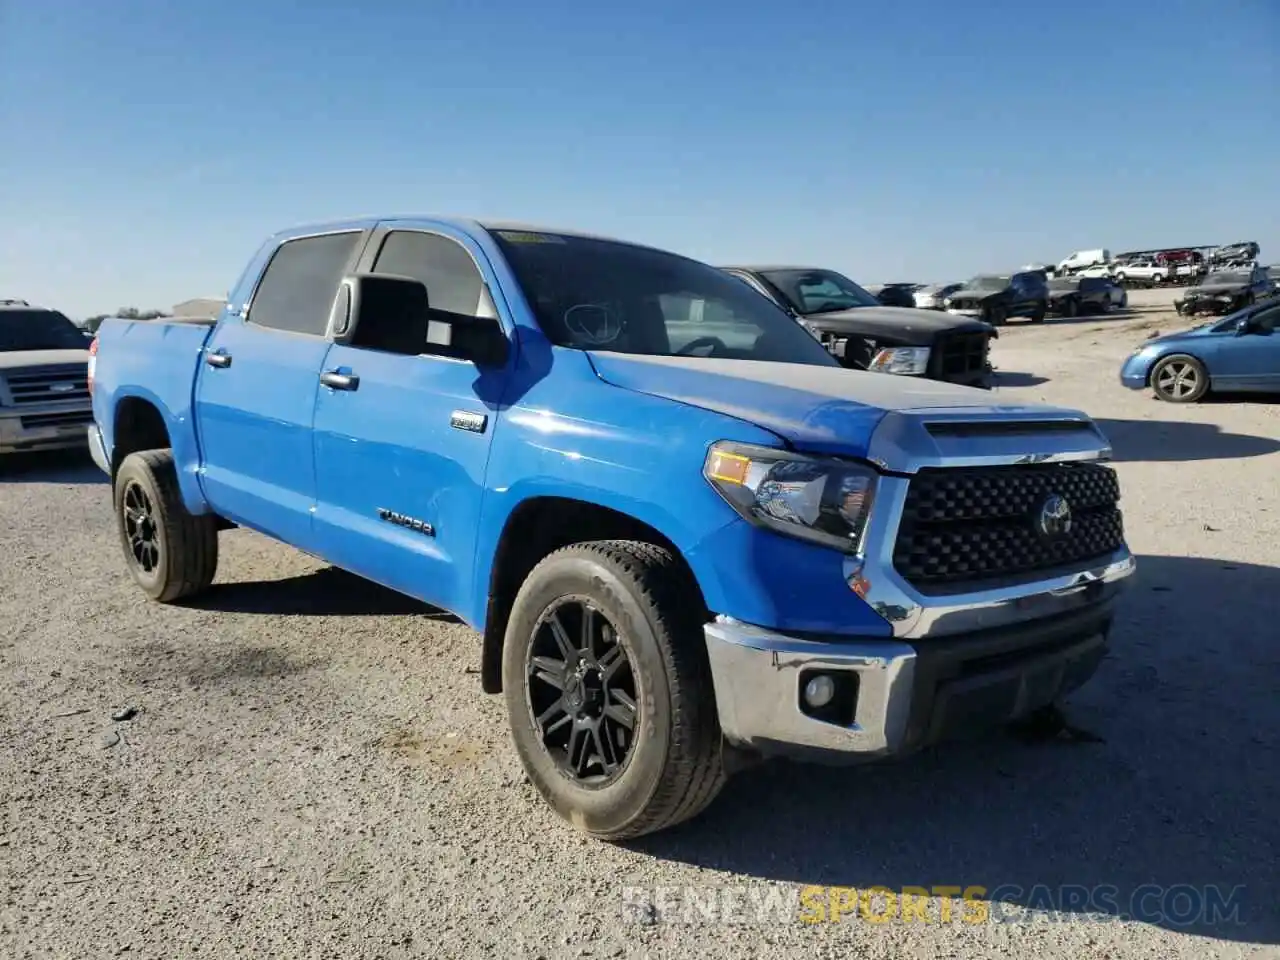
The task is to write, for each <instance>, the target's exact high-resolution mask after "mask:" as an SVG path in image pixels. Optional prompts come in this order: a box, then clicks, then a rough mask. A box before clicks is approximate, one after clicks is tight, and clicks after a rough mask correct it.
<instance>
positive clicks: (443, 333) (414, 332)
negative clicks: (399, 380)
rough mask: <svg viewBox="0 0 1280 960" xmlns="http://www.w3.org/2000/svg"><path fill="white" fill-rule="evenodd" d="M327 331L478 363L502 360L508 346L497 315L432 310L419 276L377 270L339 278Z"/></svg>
mask: <svg viewBox="0 0 1280 960" xmlns="http://www.w3.org/2000/svg"><path fill="white" fill-rule="evenodd" d="M329 332H330V335H331V336H332V337H333V338H334V339H335V340H336V341H338V342H342V343H347V344H350V345H351V346H353V347H367V348H368V349H371V350H382V351H385V352H388V353H399V354H403V355H406V356H420V355H422V354H427V355H435V356H446V357H453V358H454V359H458V360H469V361H471V362H472V363H474V364H476V365H477V366H482V367H492V366H501V365H502V364H504V363H506V360H507V355H508V351H509V346H510V345H509V343H508V341H507V337H506V334H505V333H504V332H503V330H502V325H501V324H500V323H499V322H498V320H497V319H495V318H491V317H472V316H467V315H465V314H459V313H450V312H448V311H446V310H437V309H435V308H433V307H432V306H431V300H430V295H429V294H428V291H427V288H426V286H425V285H424V284H423V283H422V282H421V281H420V280H415V279H414V278H412V277H401V276H394V275H392V274H382V273H356V274H350V275H348V276H346V277H343V278H342V283H341V284H340V285H339V287H338V293H337V296H336V297H334V302H333V308H332V312H331V313H330V317H329Z"/></svg>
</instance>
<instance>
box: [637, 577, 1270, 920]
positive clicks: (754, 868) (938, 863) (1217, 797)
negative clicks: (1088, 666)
mask: <svg viewBox="0 0 1280 960" xmlns="http://www.w3.org/2000/svg"><path fill="white" fill-rule="evenodd" d="M1135 579H1136V581H1137V582H1136V583H1135V585H1134V587H1133V588H1132V590H1131V592H1130V594H1129V596H1128V597H1127V598H1126V599H1125V601H1124V605H1123V606H1122V607H1121V608H1120V611H1119V613H1118V616H1117V621H1116V626H1115V629H1114V631H1113V634H1112V653H1111V655H1110V656H1109V657H1108V659H1107V660H1106V661H1105V662H1104V663H1103V665H1102V667H1101V669H1100V671H1099V673H1098V675H1097V676H1096V677H1095V678H1094V679H1093V681H1092V682H1091V683H1090V684H1088V685H1086V686H1085V687H1084V688H1082V689H1081V690H1079V691H1077V692H1076V693H1075V694H1074V695H1073V696H1072V697H1070V698H1069V699H1068V701H1067V703H1066V706H1065V712H1066V714H1067V717H1068V719H1069V720H1070V721H1071V723H1072V724H1073V725H1074V726H1077V727H1081V728H1084V729H1085V730H1088V731H1090V732H1091V733H1093V734H1095V735H1096V736H1097V737H1098V738H1101V739H1100V741H1099V740H1095V741H1094V742H1081V741H1076V742H1070V741H1067V740H1060V739H1054V740H1049V741H1045V742H1042V743H1038V744H1034V745H1028V744H1027V743H1025V742H1024V741H1020V740H1018V739H1015V738H1014V737H1012V736H1010V735H1008V734H1007V733H1000V732H997V733H995V734H992V735H991V736H989V737H988V738H985V739H983V740H981V741H978V742H971V743H970V742H964V743H954V744H950V745H943V746H940V747H937V748H935V749H933V750H931V751H928V752H925V753H921V754H918V755H916V756H914V757H908V758H904V759H902V760H900V761H897V762H890V763H881V764H873V765H867V766H862V767H853V768H848V767H845V768H840V767H836V768H827V767H813V766H799V765H793V764H790V763H787V762H784V761H775V762H771V763H766V764H763V765H761V766H758V767H755V768H753V769H751V770H748V771H746V772H744V773H741V774H739V775H738V777H737V778H736V779H735V781H734V782H733V783H731V786H730V788H729V789H727V790H725V792H724V793H723V794H722V796H721V798H720V799H719V800H718V801H717V802H716V803H715V804H714V805H713V806H712V807H711V808H710V810H708V811H707V812H706V813H705V814H704V815H703V816H701V817H699V818H698V819H697V820H696V821H694V822H692V823H689V824H686V825H683V826H681V827H679V828H677V829H675V830H672V831H669V832H666V833H660V834H656V835H653V836H650V837H646V838H642V839H641V840H639V841H634V842H633V844H632V846H633V848H635V849H638V850H641V851H644V852H647V853H649V854H651V855H653V856H657V857H661V858H664V859H669V860H674V861H680V862H685V863H689V864H695V865H698V866H701V867H707V868H710V869H713V870H720V871H728V872H730V873H734V874H746V875H749V876H753V877H759V878H766V879H769V880H773V881H784V882H790V883H798V884H818V885H831V886H845V887H856V888H859V889H866V888H868V887H870V886H875V885H882V886H884V887H887V888H889V889H890V890H899V891H900V890H902V888H904V887H923V888H925V889H926V890H931V889H932V888H933V887H935V886H938V885H947V884H950V885H958V886H961V887H968V886H981V887H984V888H986V893H985V894H984V895H982V896H984V897H985V898H986V899H987V900H988V902H991V903H992V907H991V910H992V916H993V917H998V916H1003V917H1006V918H1007V917H1008V916H1009V915H1010V914H1012V913H1013V912H1014V910H1016V907H1013V908H1012V909H1010V908H1007V907H1005V906H1004V904H1008V905H1010V906H1011V907H1012V905H1021V906H1023V907H1032V908H1035V907H1039V908H1051V909H1054V910H1057V911H1061V915H1062V918H1063V919H1066V920H1073V921H1079V920H1081V919H1085V918H1086V917H1090V916H1092V918H1093V919H1098V918H1103V919H1110V920H1112V921H1114V920H1116V919H1119V918H1124V917H1128V918H1133V919H1136V920H1138V921H1141V922H1146V923H1150V924H1154V925H1157V926H1160V927H1163V928H1166V929H1169V930H1173V931H1178V932H1183V933H1193V934H1199V935H1203V936H1208V937H1213V938H1217V939H1220V940H1232V941H1236V940H1238V941H1252V942H1266V943H1280V912H1277V911H1276V910H1275V899H1274V897H1275V881H1276V879H1277V874H1276V863H1277V862H1280V820H1277V818H1276V817H1275V816H1274V813H1275V789H1276V785H1277V784H1280V749H1278V747H1280V744H1278V743H1277V730H1278V729H1280V698H1277V697H1276V695H1275V691H1276V688H1277V682H1278V681H1280V644H1277V643H1276V642H1275V640H1276V632H1275V630H1274V628H1273V627H1268V624H1274V619H1273V617H1274V613H1273V612H1269V610H1271V604H1272V603H1273V600H1272V599H1271V598H1274V597H1275V596H1276V595H1277V594H1280V569H1278V568H1276V567H1269V566H1258V565H1252V564H1233V563H1226V562H1223V561H1219V560H1207V559H1193V558H1184V557H1154V556H1146V557H1140V558H1139V560H1138V574H1137V575H1136V577H1135ZM1185 584H1194V585H1195V589H1194V590H1186V589H1183V585H1185ZM1063 888H1067V889H1066V890H1064V889H1063ZM1081 891H1085V892H1086V893H1085V894H1084V895H1082V894H1081ZM1206 891H1208V892H1206ZM1214 897H1217V900H1218V903H1219V904H1220V905H1223V906H1225V908H1226V909H1225V911H1224V912H1225V916H1224V915H1223V913H1219V914H1218V915H1216V916H1215V915H1213V913H1212V911H1210V910H1209V909H1208V907H1207V906H1206V904H1207V903H1211V902H1212V898H1214ZM1232 906H1235V907H1236V908H1237V912H1236V913H1235V915H1234V917H1232V916H1231V913H1230V908H1231V907H1232ZM931 915H932V917H933V920H934V922H935V923H936V922H938V916H937V909H936V906H935V907H934V908H933V910H932V914H931ZM848 920H850V921H853V920H854V918H853V917H850V918H848ZM896 922H902V921H900V920H899V921H896Z"/></svg>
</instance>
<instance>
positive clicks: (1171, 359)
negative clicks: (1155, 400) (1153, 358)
mask: <svg viewBox="0 0 1280 960" xmlns="http://www.w3.org/2000/svg"><path fill="white" fill-rule="evenodd" d="M1151 389H1152V390H1153V391H1154V392H1155V395H1156V396H1157V397H1159V398H1160V399H1161V400H1165V401H1167V402H1169V403H1195V402H1196V401H1197V400H1199V399H1200V398H1201V397H1203V396H1204V395H1205V393H1206V392H1208V390H1209V374H1208V373H1207V372H1206V371H1205V368H1204V364H1203V363H1201V362H1200V361H1199V360H1197V359H1196V358H1195V357H1190V356H1187V355H1186V354H1181V353H1176V354H1173V355H1172V356H1168V357H1165V358H1164V359H1162V360H1161V361H1160V362H1159V363H1157V364H1156V365H1155V367H1154V369H1152V371H1151Z"/></svg>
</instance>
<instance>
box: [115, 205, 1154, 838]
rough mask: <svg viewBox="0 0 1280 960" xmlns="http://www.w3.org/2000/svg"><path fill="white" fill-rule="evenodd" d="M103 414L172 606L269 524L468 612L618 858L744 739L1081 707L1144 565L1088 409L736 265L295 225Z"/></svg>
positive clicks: (565, 798) (124, 364) (897, 728)
mask: <svg viewBox="0 0 1280 960" xmlns="http://www.w3.org/2000/svg"><path fill="white" fill-rule="evenodd" d="M93 409H94V414H95V424H94V425H93V427H92V428H91V429H90V445H91V449H92V450H93V453H94V458H95V461H96V462H97V463H98V465H99V466H100V467H101V468H102V469H103V470H104V471H106V472H107V473H108V474H109V475H110V477H111V481H112V491H113V504H114V509H115V516H116V528H117V533H118V536H119V541H120V546H121V552H122V556H123V558H124V562H125V564H126V566H127V568H128V570H129V572H130V574H131V575H132V577H133V578H134V580H135V581H136V582H137V584H138V586H139V587H140V588H141V589H142V590H143V591H144V592H145V593H146V595H147V596H149V597H151V598H152V599H154V600H156V601H159V602H173V601H175V600H178V599H184V598H196V597H198V596H199V595H200V594H201V593H202V592H204V591H206V590H208V589H210V588H211V585H212V584H213V581H214V578H215V575H216V569H217V563H218V550H219V531H220V530H222V529H224V528H225V527H227V526H230V525H238V526H242V527H246V528H249V529H252V530H256V531H258V532H260V533H262V534H265V535H267V536H269V537H272V538H275V539H277V540H280V541H282V542H284V543H286V544H290V545H293V546H295V547H297V548H299V549H301V550H304V551H306V552H308V553H310V554H313V555H314V556H316V557H319V558H322V559H323V560H325V561H327V562H329V563H331V564H333V565H335V566H338V567H341V568H343V569H346V570H349V571H352V572H354V573H356V574H359V575H361V576H364V577H367V578H369V579H371V580H374V581H376V582H379V583H381V584H384V585H385V586H388V587H391V588H393V589H395V590H399V591H401V592H403V593H405V594H408V595H411V596H413V597H416V598H418V599H420V600H423V601H425V602H427V603H431V604H434V605H435V606H437V607H440V608H443V609H445V610H448V611H450V612H452V613H455V614H456V615H457V616H458V617H460V618H461V619H462V620H463V621H464V622H466V623H467V624H469V625H471V626H472V627H474V628H475V630H476V631H477V633H478V635H479V639H478V643H479V645H480V648H481V686H482V689H483V690H484V691H486V692H488V693H492V694H501V695H502V696H503V697H504V700H505V704H506V713H507V720H508V723H509V725H510V727H511V731H512V737H513V740H514V743H515V746H516V750H517V753H518V754H519V756H520V759H521V762H522V763H523V765H524V768H525V770H526V772H527V773H528V775H529V777H530V779H531V781H532V782H533V783H534V784H535V785H536V786H537V788H538V790H539V791H540V792H541V794H542V796H543V797H544V798H545V799H546V800H547V802H548V803H549V804H550V805H551V806H552V807H553V808H554V809H555V810H556V811H557V813H559V814H560V815H561V816H563V817H564V818H565V819H566V820H568V821H569V822H570V823H572V824H573V825H574V826H576V827H577V828H579V829H581V830H583V831H585V832H587V833H589V834H591V835H593V836H597V837H602V838H610V839H619V838H624V837H632V836H638V835H640V834H644V833H649V832H652V831H655V830H660V829H663V828H666V827H669V826H671V825H673V824H675V823H679V822H681V821H683V820H687V819H689V818H691V817H693V816H695V815H697V814H698V813H699V812H700V811H702V810H703V809H705V808H706V807H707V806H708V805H709V804H710V803H711V802H712V800H713V799H714V797H715V796H716V794H717V793H718V792H719V791H720V789H721V788H722V786H723V784H724V783H725V780H726V777H727V776H728V773H729V772H730V771H731V769H733V768H734V766H735V764H736V762H737V760H738V759H739V758H741V757H743V756H772V755H786V756H796V757H802V758H803V757H813V758H818V759H825V760H839V761H846V762H853V761H859V760H868V759H875V758H880V757H886V756H890V755H895V754H903V753H908V752H911V751H912V750H915V749H918V748H920V747H922V746H924V745H926V744H929V743H934V742H938V741H940V740H942V739H946V738H947V737H949V736H951V735H952V734H954V733H956V732H958V731H960V730H962V729H968V728H970V727H972V726H974V725H977V726H979V727H985V726H990V725H994V724H999V723H1002V722H1005V721H1007V720H1009V719H1011V718H1014V717H1016V716H1021V715H1024V714H1026V713H1027V712H1028V711H1031V710H1034V709H1037V708H1038V707H1041V706H1044V705H1046V704H1048V703H1051V702H1052V701H1053V700H1055V699H1056V698H1058V697H1060V696H1063V695H1065V694H1066V693H1068V692H1069V691H1071V690H1073V689H1075V688H1076V687H1077V686H1079V685H1080V684H1081V683H1083V682H1084V681H1085V680H1086V679H1087V678H1088V677H1089V676H1090V675H1091V674H1092V673H1093V672H1094V670H1095V669H1096V668H1097V666H1098V664H1099V663H1100V662H1101V660H1102V658H1103V656H1104V654H1105V651H1106V649H1107V644H1108V636H1109V631H1110V623H1111V619H1112V616H1113V610H1114V604H1115V602H1116V601H1117V598H1118V596H1119V593H1120V591H1121V589H1122V587H1123V585H1124V583H1125V582H1126V579H1127V578H1128V576H1129V575H1130V573H1131V572H1132V570H1133V558H1132V556H1131V554H1130V553H1129V550H1128V548H1127V546H1126V545H1125V541H1124V533H1123V524H1122V518H1121V513H1120V508H1119V495H1120V494H1119V487H1118V485H1117V483H1116V478H1115V475H1114V473H1113V471H1112V470H1111V469H1110V468H1109V467H1108V466H1106V465H1105V462H1104V461H1105V460H1106V459H1107V457H1108V456H1109V454H1110V447H1109V445H1108V444H1107V441H1106V438H1105V437H1104V436H1103V435H1102V434H1101V432H1100V431H1099V430H1098V428H1097V427H1096V425H1094V424H1093V423H1092V422H1091V421H1090V420H1089V418H1088V417H1086V416H1085V415H1084V414H1082V413H1079V412H1077V411H1071V410H1059V409H1055V408H1050V407H1043V406H1036V405H1021V404H1006V403H1000V402H998V401H994V400H993V398H992V395H991V394H990V393H988V392H985V391H982V390H977V389H972V388H967V387H961V386H956V385H952V384H947V383H941V382H937V381H931V380H921V379H915V378H907V377H896V376H884V375H880V374H874V373H867V372H863V371H858V370H850V369H847V368H845V367H842V366H841V364H840V363H839V362H838V361H837V360H836V359H835V358H834V357H832V356H831V354H830V353H829V352H828V351H827V350H825V349H824V348H823V347H822V345H821V344H820V343H819V342H818V341H817V340H816V339H815V338H814V337H812V336H811V335H810V334H809V333H808V332H806V331H805V330H804V329H803V328H802V327H801V326H800V325H799V324H797V323H796V322H795V321H794V319H793V318H792V317H791V316H789V315H788V314H787V313H786V312H785V311H784V310H782V309H781V308H779V307H778V306H777V305H776V304H774V303H772V302H771V301H770V300H769V299H768V298H766V297H762V296H760V295H759V294H758V293H756V292H755V291H753V290H751V289H750V288H749V287H748V286H747V285H745V284H743V283H742V282H740V281H739V280H737V279H735V278H733V277H731V276H729V275H727V274H726V273H724V272H722V271H720V270H718V269H716V268H715V267H712V266H709V265H707V264H703V263H700V262H698V261H695V260H691V259H689V258H687V257H682V256H679V255H677V254H674V253H669V252H666V251H662V250H655V249H653V248H650V247H645V246H641V245H638V244H633V243H627V242H625V241H620V240H613V239H609V238H603V237H597V236H593V235H590V234H584V233H577V232H571V231H564V230H551V229H542V228H537V227H530V226H525V225H519V224H509V223H494V222H477V221H470V220H458V219H452V218H410V217H388V218H377V219H368V220H359V221H345V222H341V223H332V224H324V225H320V226H311V227H304V228H297V229H294V230H290V231H286V232H284V233H281V234H279V235H277V236H275V237H272V238H270V239H269V240H268V241H267V242H266V243H265V244H264V245H263V246H262V248H261V249H260V250H259V251H258V252H257V253H256V255H255V256H254V257H253V258H252V259H251V261H250V263H249V265H248V266H247V268H246V269H245V271H244V273H243V274H242V276H241V277H240V278H239V279H238V280H237V281H236V282H235V283H234V284H233V286H232V289H231V295H230V297H229V298H228V302H227V305H226V307H225V308H224V310H223V312H222V313H221V315H220V316H219V317H218V318H217V320H216V322H214V323H213V324H212V325H209V324H200V323H186V324H183V323H170V322H163V321H149V322H146V323H133V322H127V321H119V320H108V321H106V322H104V324H103V326H102V328H101V329H100V331H99V334H98V340H97V341H96V344H95V366H94V376H93ZM459 670H460V672H461V665H459Z"/></svg>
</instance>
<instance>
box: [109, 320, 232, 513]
mask: <svg viewBox="0 0 1280 960" xmlns="http://www.w3.org/2000/svg"><path fill="white" fill-rule="evenodd" d="M212 332H213V326H212V325H211V324H209V323H208V322H200V323H192V322H190V321H187V320H118V319H110V320H106V321H104V322H103V324H102V326H101V327H99V328H98V337H97V339H98V350H97V355H96V357H95V365H94V386H93V416H94V421H95V422H96V423H97V425H98V428H99V429H100V430H101V431H102V442H103V447H104V448H105V452H106V454H107V456H108V457H110V455H111V451H112V449H113V448H114V446H115V433H116V427H117V424H116V422H115V420H116V413H117V411H118V410H119V409H120V403H121V401H122V400H125V399H126V398H129V397H136V398H137V399H139V400H144V401H147V402H149V403H150V404H151V405H152V406H154V407H155V408H156V409H157V410H159V411H160V414H161V415H162V416H163V418H164V420H165V425H166V428H167V430H168V433H169V439H170V441H171V443H172V446H173V453H174V460H175V461H176V463H177V465H178V473H179V482H180V483H181V485H182V487H183V492H184V495H186V496H188V498H189V499H188V503H190V504H196V503H199V501H200V500H201V499H202V498H201V497H200V494H199V492H198V486H197V484H196V483H195V478H194V471H195V469H196V468H197V466H198V465H199V452H198V450H197V446H196V435H195V428H194V420H193V418H192V409H191V407H192V400H193V397H194V395H195V383H196V380H197V377H196V374H197V372H198V367H197V364H198V362H199V359H200V353H201V351H202V350H203V349H204V345H205V341H206V340H208V338H209V335H210V334H211V333H212Z"/></svg>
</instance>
